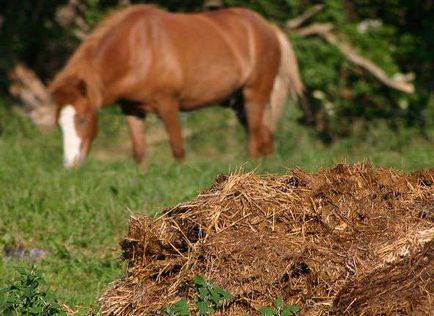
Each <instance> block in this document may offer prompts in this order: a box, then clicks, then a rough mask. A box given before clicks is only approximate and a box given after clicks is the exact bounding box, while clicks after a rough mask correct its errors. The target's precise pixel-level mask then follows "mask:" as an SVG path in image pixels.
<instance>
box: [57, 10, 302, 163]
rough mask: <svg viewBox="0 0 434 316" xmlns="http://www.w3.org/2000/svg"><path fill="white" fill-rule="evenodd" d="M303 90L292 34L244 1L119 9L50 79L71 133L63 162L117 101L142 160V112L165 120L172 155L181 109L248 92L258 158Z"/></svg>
mask: <svg viewBox="0 0 434 316" xmlns="http://www.w3.org/2000/svg"><path fill="white" fill-rule="evenodd" d="M302 90H303V86H302V83H301V81H300V78H299V75H298V69H297V62H296V59H295V56H294V52H293V50H292V48H291V46H290V45H289V42H288V40H287V38H286V37H285V35H284V34H283V33H282V32H281V31H279V30H278V28H277V27H275V26H273V25H270V24H269V23H268V22H266V21H265V20H264V19H263V18H261V17H260V16H259V15H258V14H256V13H254V12H252V11H250V10H247V9H242V8H231V9H224V10H218V11H212V12H206V13H196V14H181V13H176V14H175V13H169V12H165V11H162V10H159V9H158V8H156V7H153V6H149V5H136V6H131V7H129V8H126V9H123V10H119V11H117V12H115V13H113V14H112V15H110V16H109V17H108V18H106V19H105V20H104V21H103V22H102V23H101V24H100V25H99V26H98V27H97V28H96V29H95V31H94V32H93V33H92V34H90V35H89V36H88V38H86V40H85V41H84V42H83V43H82V44H81V45H80V46H79V48H78V49H77V50H76V52H75V53H74V54H73V56H72V57H71V59H70V60H69V62H68V63H67V65H66V66H65V68H64V69H63V70H62V71H61V72H60V73H59V74H58V75H57V76H56V78H55V79H54V80H53V82H52V83H51V85H50V91H51V94H52V97H53V100H54V101H55V103H56V104H57V106H58V111H57V114H58V122H59V124H60V126H61V129H62V132H63V146H64V158H65V166H73V165H76V164H78V163H79V162H80V161H81V160H82V159H84V158H85V157H86V156H87V154H88V152H89V148H90V144H91V142H92V140H93V138H94V137H95V135H96V132H97V112H98V110H99V109H101V107H102V106H105V105H109V104H113V103H114V102H118V103H119V104H121V106H122V109H123V111H124V113H125V114H126V115H127V122H128V125H129V130H130V135H131V138H132V144H133V152H134V156H135V159H136V161H137V162H139V163H140V162H142V161H143V159H144V158H145V139H144V116H145V113H146V112H148V111H155V112H156V113H157V114H158V115H159V117H160V118H161V119H162V120H163V122H164V125H165V128H166V131H167V133H168V135H169V139H170V143H171V146H172V150H173V153H174V155H175V157H177V158H181V159H182V158H184V156H185V152H184V145H183V139H182V136H181V125H180V122H179V117H178V115H179V113H178V112H179V111H180V110H185V111H187V110H193V109H196V108H199V107H202V106H206V105H209V104H215V103H218V102H221V101H223V100H225V99H227V98H228V97H230V96H231V95H232V94H233V93H234V92H235V91H241V92H242V96H243V99H244V111H245V116H246V121H247V128H248V132H249V144H248V150H249V153H250V155H251V157H257V156H258V155H260V154H270V153H271V152H272V145H273V135H272V133H273V131H274V127H275V126H276V124H277V120H278V119H279V117H280V116H281V111H282V107H283V105H284V103H285V102H286V99H287V96H288V92H291V95H292V96H293V97H296V96H297V95H301V93H302Z"/></svg>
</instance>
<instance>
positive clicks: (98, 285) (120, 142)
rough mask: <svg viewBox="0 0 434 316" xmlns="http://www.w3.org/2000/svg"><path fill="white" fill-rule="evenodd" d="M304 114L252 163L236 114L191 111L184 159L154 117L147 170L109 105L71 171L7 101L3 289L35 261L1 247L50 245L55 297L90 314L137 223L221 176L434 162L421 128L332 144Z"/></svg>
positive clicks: (56, 146) (0, 231)
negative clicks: (269, 152) (135, 218)
mask: <svg viewBox="0 0 434 316" xmlns="http://www.w3.org/2000/svg"><path fill="white" fill-rule="evenodd" d="M299 115H300V114H299V113H298V112H297V111H296V110H293V109H290V108H289V109H288V111H287V113H286V115H285V117H284V119H283V120H282V124H281V126H280V128H279V130H278V133H277V137H276V154H275V155H274V156H272V157H269V158H265V159H262V160H259V161H256V162H251V161H249V160H248V157H247V154H246V135H245V133H244V131H243V129H242V128H241V127H240V126H239V125H238V124H236V123H235V120H234V117H233V115H232V113H231V112H230V111H229V110H225V109H222V108H209V109H205V110H201V111H197V112H193V113H189V114H182V124H183V126H184V131H188V134H189V137H188V138H187V140H186V149H187V160H186V161H185V162H184V163H178V162H176V161H175V160H174V159H173V158H172V156H171V152H170V148H169V145H168V144H167V141H165V139H164V137H165V136H164V135H165V134H164V131H163V130H162V125H161V123H160V122H158V121H157V120H156V118H155V117H150V118H149V120H148V121H149V124H148V125H147V129H148V133H147V135H148V136H149V140H150V142H151V143H152V145H151V146H150V148H149V155H150V157H149V160H148V163H147V164H146V167H145V168H141V167H140V168H139V167H137V166H136V165H135V164H134V163H133V162H132V159H131V157H130V150H129V139H128V135H127V132H126V126H125V124H124V120H123V118H122V117H121V115H120V114H119V111H117V110H116V109H114V108H113V109H108V110H105V111H103V113H101V116H100V117H101V119H100V135H99V136H98V138H97V140H96V142H95V146H94V148H93V149H92V151H91V155H90V158H89V160H88V161H87V162H86V163H85V164H84V166H83V167H81V168H79V169H74V170H65V169H63V168H62V153H61V151H62V149H61V140H60V139H61V138H60V133H59V131H58V130H57V129H54V130H46V131H41V130H38V129H36V128H35V127H33V126H32V124H31V123H30V122H29V121H28V120H27V119H25V118H23V117H21V116H20V115H17V114H15V113H12V112H11V111H9V110H7V109H6V107H5V106H4V105H3V106H2V105H1V104H0V126H1V129H2V134H1V135H0V251H1V252H0V288H1V287H4V286H5V285H8V284H10V283H11V281H12V279H13V278H14V277H15V276H16V275H17V273H16V268H18V267H24V268H29V267H31V265H32V264H33V263H32V262H29V261H25V260H19V259H8V258H6V257H5V256H4V251H2V249H4V248H8V247H13V246H16V245H22V246H24V247H26V248H40V249H45V250H48V251H49V252H50V255H48V256H47V257H45V259H43V260H41V261H37V262H36V263H35V265H36V266H37V267H38V269H39V270H42V271H43V276H44V278H45V279H46V280H47V282H48V285H49V287H50V291H52V292H54V293H55V294H56V296H57V297H58V298H59V299H60V301H62V302H65V303H66V304H67V305H68V306H71V307H72V308H74V309H77V310H78V311H79V314H84V313H85V311H86V310H88V309H89V307H91V306H95V305H96V299H97V297H98V296H99V295H100V294H101V292H102V291H103V290H104V289H105V288H106V287H107V286H108V284H109V283H110V282H111V281H113V280H115V279H116V278H118V277H120V276H121V275H122V273H123V269H124V268H123V264H122V263H121V261H120V260H119V255H120V252H119V246H118V244H119V242H120V241H121V239H122V237H123V236H124V235H125V234H126V232H127V227H128V217H129V216H130V215H131V214H133V213H146V214H155V213H157V212H159V211H161V210H163V209H164V208H167V207H170V206H173V205H175V204H177V203H179V202H181V201H185V200H188V199H191V198H193V197H194V196H195V195H197V194H198V193H199V192H200V191H202V190H204V189H206V188H207V187H209V186H210V185H211V183H212V182H213V180H214V179H215V177H216V176H217V175H219V174H221V173H227V172H231V171H237V170H240V169H241V168H242V169H244V170H246V171H248V170H256V171H257V172H260V173H266V172H271V173H284V172H285V171H286V170H287V169H288V168H294V167H300V168H303V169H305V170H309V171H315V170H318V169H319V168H323V167H329V166H332V165H334V164H336V163H339V162H355V161H368V162H371V163H373V164H375V165H379V166H389V167H395V168H399V169H404V170H414V169H419V168H425V167H432V166H434V145H433V144H432V143H430V142H428V141H427V140H424V139H423V138H421V137H420V136H418V135H417V133H416V132H415V131H413V130H408V129H404V130H402V131H401V132H400V134H396V133H393V132H391V131H390V130H389V129H387V128H385V127H384V126H382V125H381V124H380V123H378V124H376V126H375V127H373V125H371V126H372V130H371V131H364V132H363V133H359V135H358V136H357V137H356V136H354V137H352V138H348V139H345V140H341V141H339V142H336V143H334V144H333V145H331V146H326V145H324V144H322V143H321V142H320V141H319V140H318V139H317V137H315V134H314V133H313V132H312V131H311V130H309V129H308V128H306V127H303V126H300V125H299V124H298V123H297V122H296V118H297V117H298V116H299ZM429 132H431V133H432V130H430V131H429ZM2 256H3V258H2Z"/></svg>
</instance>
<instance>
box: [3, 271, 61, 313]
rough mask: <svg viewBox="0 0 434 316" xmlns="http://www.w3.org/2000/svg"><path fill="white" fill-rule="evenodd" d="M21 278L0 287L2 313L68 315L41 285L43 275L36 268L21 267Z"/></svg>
mask: <svg viewBox="0 0 434 316" xmlns="http://www.w3.org/2000/svg"><path fill="white" fill-rule="evenodd" d="M19 274H20V278H19V279H18V280H16V281H14V282H13V283H12V284H11V285H9V286H8V287H6V288H3V289H0V313H1V315H5V316H7V315H11V316H13V315H17V316H18V315H22V316H50V315H59V316H66V315H67V314H66V313H65V311H63V310H62V308H61V307H60V305H59V304H58V303H57V302H56V299H55V298H54V296H53V295H52V294H51V293H49V292H47V291H46V290H44V289H41V288H40V286H41V285H43V284H44V280H43V278H42V276H41V275H40V274H39V272H37V271H36V270H35V269H33V268H32V270H31V271H30V272H29V271H26V270H24V269H19Z"/></svg>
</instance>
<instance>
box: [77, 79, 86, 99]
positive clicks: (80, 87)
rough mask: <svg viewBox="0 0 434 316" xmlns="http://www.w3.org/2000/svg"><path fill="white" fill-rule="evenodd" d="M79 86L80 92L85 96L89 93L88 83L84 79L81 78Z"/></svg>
mask: <svg viewBox="0 0 434 316" xmlns="http://www.w3.org/2000/svg"><path fill="white" fill-rule="evenodd" d="M77 88H78V91H79V92H80V94H81V95H82V96H83V97H85V96H86V95H87V85H86V82H85V81H84V80H83V79H79V80H78V83H77Z"/></svg>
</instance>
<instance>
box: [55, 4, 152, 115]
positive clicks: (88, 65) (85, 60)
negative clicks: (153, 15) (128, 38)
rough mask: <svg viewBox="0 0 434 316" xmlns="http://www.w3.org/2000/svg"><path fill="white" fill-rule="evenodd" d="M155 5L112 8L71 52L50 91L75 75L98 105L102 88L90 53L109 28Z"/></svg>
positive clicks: (93, 101)
mask: <svg viewBox="0 0 434 316" xmlns="http://www.w3.org/2000/svg"><path fill="white" fill-rule="evenodd" d="M155 8H156V6H155V5H149V4H144V5H135V6H131V7H127V8H121V9H116V10H113V11H112V12H110V13H109V15H108V16H107V17H105V18H104V19H103V20H102V21H101V22H100V23H99V24H98V25H97V26H96V28H95V29H94V30H93V31H92V33H91V34H89V35H88V36H87V37H86V38H85V39H84V41H83V42H82V43H81V44H80V46H79V47H78V48H77V49H76V51H75V52H74V53H73V55H72V56H71V58H70V59H69V61H68V62H67V64H66V65H65V67H64V68H63V69H62V70H61V71H60V72H59V73H58V74H57V75H56V76H55V78H54V80H53V81H52V82H51V83H50V91H54V90H56V89H58V88H60V87H62V86H63V85H64V84H65V81H68V79H69V78H71V77H73V76H75V77H78V78H79V79H81V80H84V81H85V83H86V85H87V88H88V90H89V92H90V93H89V97H90V98H91V100H90V101H91V103H92V104H93V105H96V106H98V107H99V106H100V102H101V100H100V98H101V97H98V96H97V94H100V93H97V91H100V89H101V88H102V82H101V78H100V77H99V76H98V74H97V72H96V71H94V68H93V65H92V60H91V58H90V55H91V53H92V51H93V49H94V48H95V47H96V46H97V45H98V43H100V41H101V40H102V39H103V38H104V37H105V36H106V35H107V34H108V33H109V32H110V30H111V29H112V28H113V27H115V26H116V25H118V24H119V23H121V22H122V21H123V20H124V19H125V18H126V17H127V16H128V15H130V14H131V13H133V12H137V11H149V10H152V9H155Z"/></svg>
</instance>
